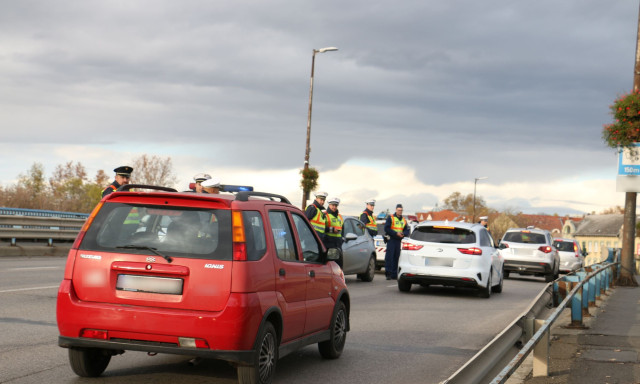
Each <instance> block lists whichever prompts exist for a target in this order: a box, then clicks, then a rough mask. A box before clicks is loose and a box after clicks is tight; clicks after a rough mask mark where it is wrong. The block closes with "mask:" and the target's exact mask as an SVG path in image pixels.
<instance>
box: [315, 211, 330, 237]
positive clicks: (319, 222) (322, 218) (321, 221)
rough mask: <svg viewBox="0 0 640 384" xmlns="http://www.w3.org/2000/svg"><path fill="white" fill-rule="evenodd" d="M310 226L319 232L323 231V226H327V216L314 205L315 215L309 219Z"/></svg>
mask: <svg viewBox="0 0 640 384" xmlns="http://www.w3.org/2000/svg"><path fill="white" fill-rule="evenodd" d="M311 226H313V229H315V230H316V232H318V233H319V234H323V233H324V228H325V227H326V226H327V216H326V215H325V214H324V213H323V212H322V211H321V210H319V209H318V207H316V215H315V216H313V219H311Z"/></svg>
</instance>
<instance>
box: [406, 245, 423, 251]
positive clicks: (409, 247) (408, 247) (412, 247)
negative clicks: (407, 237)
mask: <svg viewBox="0 0 640 384" xmlns="http://www.w3.org/2000/svg"><path fill="white" fill-rule="evenodd" d="M422 247H423V246H422V245H416V244H412V243H402V250H404V251H417V250H419V249H422Z"/></svg>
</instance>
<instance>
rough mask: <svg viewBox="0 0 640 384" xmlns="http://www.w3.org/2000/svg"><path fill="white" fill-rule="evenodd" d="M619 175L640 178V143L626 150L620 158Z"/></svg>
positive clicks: (621, 153) (621, 152)
mask: <svg viewBox="0 0 640 384" xmlns="http://www.w3.org/2000/svg"><path fill="white" fill-rule="evenodd" d="M618 175H620V176H640V143H635V144H634V145H633V147H631V148H624V149H623V150H622V151H620V154H619V157H618Z"/></svg>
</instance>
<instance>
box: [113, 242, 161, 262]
mask: <svg viewBox="0 0 640 384" xmlns="http://www.w3.org/2000/svg"><path fill="white" fill-rule="evenodd" d="M116 248H123V249H144V250H147V251H151V252H153V253H155V254H156V255H158V256H162V257H164V259H165V260H167V262H169V263H170V262H172V261H173V259H172V258H171V256H166V255H163V254H162V253H160V252H158V249H157V248H153V247H148V246H146V245H122V246H119V247H116Z"/></svg>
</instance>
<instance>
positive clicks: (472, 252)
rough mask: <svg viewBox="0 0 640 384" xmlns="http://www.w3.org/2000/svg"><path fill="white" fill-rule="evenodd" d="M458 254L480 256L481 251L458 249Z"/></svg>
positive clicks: (478, 249)
mask: <svg viewBox="0 0 640 384" xmlns="http://www.w3.org/2000/svg"><path fill="white" fill-rule="evenodd" d="M458 251H460V253H464V254H465V255H482V249H480V248H475V247H473V248H458Z"/></svg>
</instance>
